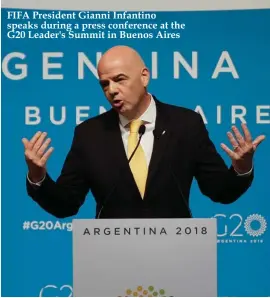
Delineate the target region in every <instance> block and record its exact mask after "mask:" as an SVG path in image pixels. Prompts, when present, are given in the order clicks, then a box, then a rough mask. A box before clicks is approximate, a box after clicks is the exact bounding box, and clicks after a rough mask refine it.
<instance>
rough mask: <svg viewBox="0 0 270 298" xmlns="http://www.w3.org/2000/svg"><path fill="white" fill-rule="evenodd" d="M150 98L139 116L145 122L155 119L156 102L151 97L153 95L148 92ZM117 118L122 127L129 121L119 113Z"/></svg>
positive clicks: (151, 121)
mask: <svg viewBox="0 0 270 298" xmlns="http://www.w3.org/2000/svg"><path fill="white" fill-rule="evenodd" d="M150 96H151V100H150V104H149V106H148V108H147V109H146V111H145V112H144V113H143V114H142V115H141V117H140V118H139V119H140V120H143V121H144V122H145V123H153V122H155V119H156V103H155V100H154V99H153V96H152V95H151V94H150ZM119 120H120V123H121V125H122V126H123V127H126V126H127V125H128V124H129V123H130V122H131V121H130V120H129V119H127V118H126V117H124V116H123V115H121V114H119Z"/></svg>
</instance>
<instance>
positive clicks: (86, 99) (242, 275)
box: [2, 9, 270, 296]
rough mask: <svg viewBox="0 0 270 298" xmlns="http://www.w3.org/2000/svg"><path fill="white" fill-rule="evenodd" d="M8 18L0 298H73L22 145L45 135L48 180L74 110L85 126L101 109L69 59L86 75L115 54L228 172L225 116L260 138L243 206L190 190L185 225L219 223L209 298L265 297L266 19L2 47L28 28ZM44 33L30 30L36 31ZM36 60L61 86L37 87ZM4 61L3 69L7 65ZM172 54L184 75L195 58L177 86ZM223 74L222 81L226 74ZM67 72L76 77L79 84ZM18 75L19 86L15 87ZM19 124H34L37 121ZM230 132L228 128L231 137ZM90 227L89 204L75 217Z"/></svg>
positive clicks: (241, 17)
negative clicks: (148, 74) (132, 63)
mask: <svg viewBox="0 0 270 298" xmlns="http://www.w3.org/2000/svg"><path fill="white" fill-rule="evenodd" d="M8 11H10V10H7V9H2V88H3V89H2V273H3V274H2V295H3V296H69V295H72V242H71V240H72V234H71V226H70V223H71V221H72V218H66V219H61V220H58V219H56V218H54V217H52V216H51V215H49V214H47V213H46V212H45V211H43V210H42V209H41V208H40V207H39V206H38V205H37V204H36V203H34V202H33V201H32V200H31V199H30V198H29V197H28V196H27V194H26V188H25V177H26V173H27V168H26V164H25V161H24V148H23V144H22V141H21V139H22V138H23V137H27V138H30V137H31V136H32V135H33V134H34V133H35V132H36V131H38V130H42V131H47V132H48V134H49V136H50V137H51V138H52V145H53V147H54V148H55V151H54V152H53V154H52V156H51V158H50V160H49V162H48V171H49V173H50V174H51V176H52V177H53V178H57V176H58V175H59V173H60V170H61V167H62V164H63V162H64V159H65V156H66V154H67V152H68V150H69V147H70V144H71V140H72V136H73V129H74V126H75V125H76V124H77V122H76V109H77V113H78V109H79V107H84V109H83V110H82V111H81V113H84V114H87V115H86V116H85V115H84V117H81V119H80V120H84V119H86V118H87V117H92V116H95V115H97V114H99V113H101V112H103V111H104V110H107V109H109V108H110V106H109V104H108V102H107V101H106V98H105V97H104V95H103V94H102V91H101V89H100V86H99V84H98V81H97V78H96V77H95V75H94V74H93V73H92V72H91V71H90V70H89V68H88V67H87V66H84V67H81V66H80V59H81V58H78V56H79V55H78V53H84V55H85V57H87V58H88V59H89V61H91V62H92V64H93V66H95V65H96V53H99V52H100V53H103V52H104V51H105V50H107V49H108V48H109V47H111V46H113V45H117V44H126V45H130V46H132V47H134V48H135V49H136V50H138V51H139V52H140V53H141V55H142V57H143V58H144V59H145V61H146V63H147V65H148V66H149V68H150V69H151V70H154V69H156V70H157V72H156V75H155V77H154V78H152V80H151V83H150V88H149V91H150V92H151V93H153V94H155V95H156V96H157V97H158V98H159V99H160V100H161V101H164V102H167V103H171V104H176V105H182V106H185V107H188V108H191V109H193V110H197V111H199V112H201V113H202V114H203V117H204V119H205V121H206V125H207V128H208V130H209V133H210V136H211V138H212V140H213V142H214V143H215V145H216V146H217V149H218V151H219V152H220V153H221V154H222V156H223V157H224V159H225V161H226V163H227V164H228V165H230V159H229V157H228V156H227V155H226V154H225V153H224V152H223V151H222V149H221V148H220V143H221V142H225V143H226V144H229V142H228V140H227V136H226V132H227V131H228V130H230V128H231V125H232V124H234V118H233V116H234V114H235V112H234V110H235V111H236V113H238V114H240V113H241V112H242V113H243V112H245V115H244V116H243V117H244V119H245V121H246V122H247V124H248V127H249V129H250V131H251V133H252V136H253V137H254V138H255V137H257V136H258V135H259V134H265V135H266V137H268V138H266V140H265V141H264V142H263V143H262V144H261V146H259V148H258V151H257V152H256V155H255V179H254V183H253V185H252V187H251V188H250V189H249V190H248V192H247V193H246V194H245V195H243V196H242V197H241V198H240V199H239V200H238V201H237V202H235V203H234V204H231V205H219V204H214V203H213V202H212V201H210V200H209V199H208V198H207V197H204V196H203V195H202V194H201V193H200V192H199V189H198V187H197V184H196V181H194V184H193V187H192V191H191V209H192V211H193V214H194V216H195V217H214V216H216V217H217V218H218V233H219V236H218V295H219V296H269V295H270V285H269V269H270V261H269V260H270V258H269V251H270V243H269V241H270V237H269V231H268V227H267V223H269V210H270V203H269V197H270V191H269V186H268V183H269V161H270V158H269V152H270V140H269V136H270V134H269V133H270V125H269V124H270V100H269V98H270V89H269V86H270V75H269V69H270V55H269V53H270V38H269V36H270V10H238V11H212V12H210V11H200V12H199V11H193V12H158V13H156V14H157V19H156V20H155V21H153V20H152V21H144V22H145V23H150V22H156V23H158V24H160V23H164V22H168V23H170V22H172V21H177V22H179V23H185V24H186V27H185V29H184V30H181V38H180V39H179V38H176V39H107V38H104V39H69V38H60V39H29V38H14V39H12V38H8V37H7V31H9V30H7V24H19V23H27V22H28V20H27V19H24V20H12V19H8ZM28 12H29V14H30V15H31V13H30V11H28ZM43 21H44V20H35V21H34V22H35V23H37V24H39V25H41V23H42V22H43ZM62 22H65V21H62ZM66 22H71V23H73V24H75V23H79V24H80V23H83V22H85V21H83V20H79V19H76V20H71V21H66ZM88 22H90V21H88ZM93 22H95V21H93ZM96 22H98V21H96ZM100 22H101V23H108V22H110V20H102V21H100ZM134 22H136V21H134ZM116 23H117V22H116ZM27 31H28V30H26V33H27ZM58 31H59V30H57V32H58ZM61 31H62V32H65V30H61ZM166 31H167V32H175V31H172V30H169V29H168V30H166ZM35 32H42V31H41V30H36V31H35ZM55 32H56V31H55ZM77 32H79V30H78V31H77ZM20 34H21V33H20ZM27 34H28V33H27ZM27 34H26V36H27ZM154 52H156V54H155V53H154ZM16 53H17V54H16ZM18 53H21V54H20V55H23V56H22V57H24V59H22V58H19V57H18ZM46 53H50V54H48V55H52V53H58V54H56V56H57V55H58V58H57V57H55V58H49V62H50V63H61V69H59V68H58V69H50V70H49V74H63V79H61V80H58V79H45V78H44V77H43V72H44V71H46V70H45V64H44V63H43V55H46ZM59 53H60V54H59ZM10 54H11V55H12V54H13V56H14V58H11V59H10V60H9V62H8V63H7V61H8V57H12V56H8V55H10ZM180 54H181V55H182V57H183V58H184V59H185V60H186V61H187V63H188V64H190V65H192V55H193V63H195V60H196V57H197V71H195V70H194V71H195V73H197V75H196V76H195V77H192V76H191V74H190V73H189V72H188V71H187V70H186V69H185V68H184V67H183V66H180V72H179V76H177V68H178V66H179V65H180V64H179V63H178V58H179V56H180ZM60 55H62V57H60ZM80 55H83V54H80ZM152 55H153V56H152ZM155 55H157V56H156V58H155ZM196 55H197V56H196ZM16 56H17V57H16ZM85 59H86V58H85ZM155 59H156V60H155ZM81 61H82V60H81ZM219 63H221V66H222V67H223V70H222V68H218V69H219V73H217V77H216V78H215V77H214V74H215V70H216V67H219V66H218V64H219ZM22 65H24V66H22ZM193 66H194V69H195V64H194V65H193ZM228 67H230V70H233V71H230V72H228V71H226V69H227V70H228ZM78 69H80V70H81V71H82V70H84V76H83V78H80V77H79V75H78ZM24 70H25V71H26V76H25V77H24V78H18V75H19V74H20V73H22V72H23V71H24ZM216 71H217V70H216ZM9 74H12V75H13V76H14V77H12V76H10V75H9ZM29 111H30V112H29ZM29 113H32V115H33V114H35V113H38V114H39V117H40V118H36V117H33V116H32V117H29ZM219 113H220V114H219ZM61 119H62V121H60V120H61ZM37 120H38V121H37ZM54 120H57V121H59V122H58V124H55V123H53V122H55V121H54ZM240 122H241V121H240V119H236V122H235V123H236V125H237V126H238V127H240ZM94 215H95V203H94V199H93V197H92V195H91V193H90V194H89V195H88V199H87V201H86V203H85V204H84V205H83V206H82V208H81V209H80V212H79V214H78V215H77V216H76V217H77V218H93V217H94ZM206 274H207V272H206Z"/></svg>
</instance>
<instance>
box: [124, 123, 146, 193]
mask: <svg viewBox="0 0 270 298" xmlns="http://www.w3.org/2000/svg"><path fill="white" fill-rule="evenodd" d="M141 124H143V121H141V120H133V121H132V122H131V123H130V133H129V137H128V158H129V157H130V156H131V154H132V152H133V150H134V149H135V147H136V146H137V143H138V140H139V138H138V137H139V134H138V131H139V128H140V126H141ZM129 166H130V169H131V172H132V174H133V177H134V179H135V182H136V184H137V186H138V189H139V192H140V194H141V197H142V198H143V196H144V191H145V184H146V179H147V172H148V167H147V163H146V158H145V154H144V151H143V148H142V146H141V145H139V147H138V148H137V150H136V152H135V154H134V155H133V157H132V159H131V161H130V163H129Z"/></svg>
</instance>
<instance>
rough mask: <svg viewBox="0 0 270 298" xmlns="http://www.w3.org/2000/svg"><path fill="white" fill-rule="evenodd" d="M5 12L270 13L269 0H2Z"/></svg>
mask: <svg viewBox="0 0 270 298" xmlns="http://www.w3.org/2000/svg"><path fill="white" fill-rule="evenodd" d="M1 6H2V7H3V8H19V9H22V8H28V9H57V10H93V11H97V10H104V11H124V10H127V11H194V10H238V9H267V8H268V9H269V8H270V0H257V1H255V0H219V1H215V0H204V1H202V0H181V1H179V0H166V1H156V0H147V1H145V0H136V1H126V0H114V1H96V0H76V1H67V0H57V1H55V0H2V5H1Z"/></svg>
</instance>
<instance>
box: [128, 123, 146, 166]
mask: <svg viewBox="0 0 270 298" xmlns="http://www.w3.org/2000/svg"><path fill="white" fill-rule="evenodd" d="M144 133H145V125H144V124H142V125H141V126H140V128H139V136H140V137H139V140H138V143H137V145H136V147H135V149H134V150H133V152H132V154H131V155H130V158H129V159H128V163H130V161H131V159H132V158H133V156H134V154H135V152H136V151H137V149H138V147H139V145H140V142H141V138H142V136H143V134H144Z"/></svg>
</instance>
